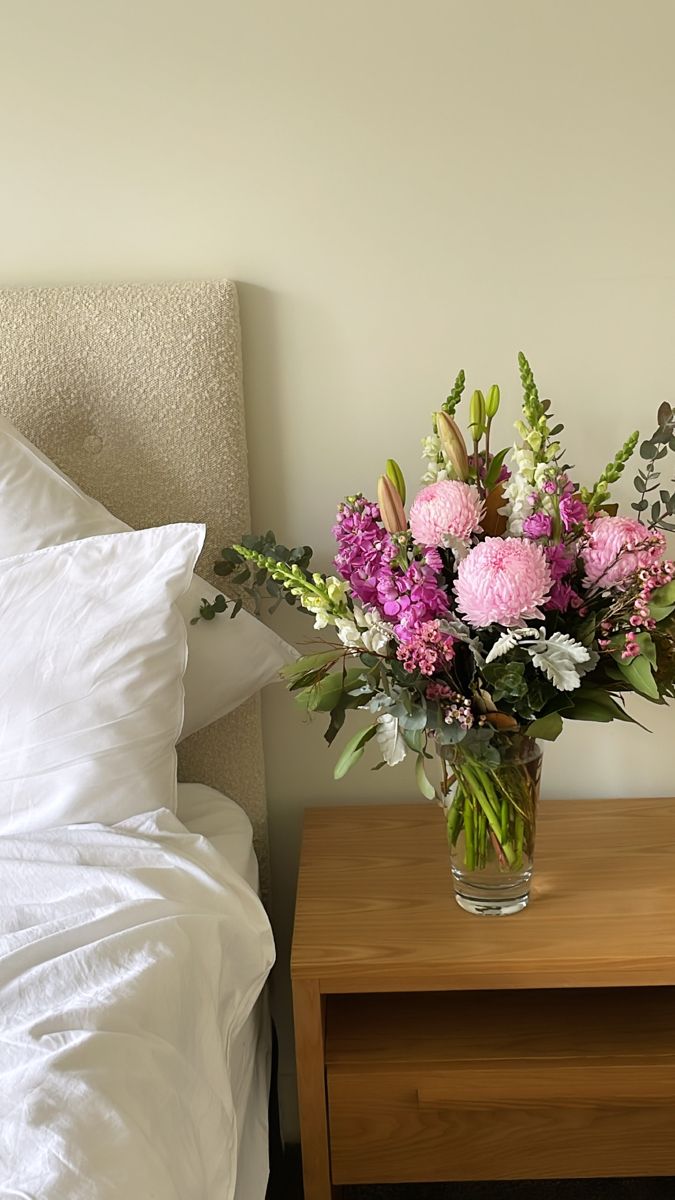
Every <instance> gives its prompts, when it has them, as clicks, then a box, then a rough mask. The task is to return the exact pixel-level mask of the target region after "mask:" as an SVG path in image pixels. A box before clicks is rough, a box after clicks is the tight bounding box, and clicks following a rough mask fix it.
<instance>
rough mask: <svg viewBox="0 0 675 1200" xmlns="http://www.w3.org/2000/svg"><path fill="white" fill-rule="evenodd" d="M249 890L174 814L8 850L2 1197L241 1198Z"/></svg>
mask: <svg viewBox="0 0 675 1200" xmlns="http://www.w3.org/2000/svg"><path fill="white" fill-rule="evenodd" d="M273 958H274V949H273V942H272V934H271V931H270V927H269V923H268V920H267V917H266V915H265V912H264V909H263V907H262V905H261V903H260V901H259V900H258V898H257V896H256V895H255V893H254V892H253V891H252V889H251V888H250V887H249V886H248V884H247V883H246V882H245V881H244V880H243V879H242V878H241V876H240V875H238V874H237V872H236V871H235V870H234V868H233V867H231V866H230V865H228V863H227V862H226V861H225V860H224V859H223V858H222V857H221V856H220V855H219V854H218V853H217V852H216V851H215V850H214V849H213V847H212V846H210V845H209V843H208V842H207V841H206V840H205V839H204V838H201V837H197V836H195V835H193V834H189V833H188V832H187V831H186V830H185V828H184V826H183V825H181V823H180V822H179V821H178V820H177V818H176V817H174V816H173V815H172V814H171V813H169V812H168V811H166V810H160V811H159V812H156V813H151V814H146V815H145V816H143V817H134V818H131V819H129V820H127V821H125V822H123V823H121V824H119V825H116V826H113V827H112V828H105V827H103V826H98V825H79V826H70V827H66V828H61V829H54V830H48V831H45V832H41V833H37V832H36V833H31V834H30V835H24V836H22V837H20V836H16V837H10V836H5V837H2V838H0V1197H2V1198H3V1200H4V1198H5V1197H30V1198H31V1200H113V1197H114V1200H232V1196H233V1194H234V1186H235V1171H236V1149H237V1146H236V1137H237V1135H236V1124H235V1118H234V1109H233V1104H232V1094H231V1090H230V1084H229V1071H228V1054H229V1047H230V1044H231V1042H232V1039H233V1038H234V1037H235V1036H236V1034H237V1032H238V1031H239V1029H240V1028H241V1026H242V1024H243V1023H244V1021H245V1020H246V1018H247V1017H248V1015H249V1013H250V1012H251V1009H252V1007H253V1005H254V1003H255V1000H256V998H257V997H258V995H259V993H260V991H261V989H262V986H263V984H264V981H265V978H266V976H267V973H268V971H269V969H270V967H271V965H272V962H273Z"/></svg>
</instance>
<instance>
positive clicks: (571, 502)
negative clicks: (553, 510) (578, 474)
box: [523, 473, 588, 540]
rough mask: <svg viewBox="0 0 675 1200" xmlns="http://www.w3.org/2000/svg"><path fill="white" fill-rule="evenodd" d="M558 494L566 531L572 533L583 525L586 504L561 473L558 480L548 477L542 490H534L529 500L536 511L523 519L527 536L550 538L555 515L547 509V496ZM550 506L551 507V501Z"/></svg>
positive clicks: (562, 521) (586, 511)
mask: <svg viewBox="0 0 675 1200" xmlns="http://www.w3.org/2000/svg"><path fill="white" fill-rule="evenodd" d="M554 495H558V496H559V497H560V498H559V500H558V513H559V516H560V524H561V525H562V528H563V530H564V531H565V533H570V531H571V530H573V529H574V528H575V526H577V525H582V524H583V522H584V521H585V520H586V518H587V517H588V509H587V507H586V505H585V504H584V503H583V502H582V501H581V500H579V499H577V497H576V496H575V495H574V484H573V483H572V481H571V480H570V479H568V477H567V475H565V474H564V473H563V474H561V475H560V476H559V477H558V478H557V479H556V480H554V479H547V480H546V482H545V483H544V485H543V487H542V489H541V492H532V493H531V495H530V497H529V500H530V504H531V505H532V507H533V509H534V512H532V513H530V515H529V517H526V518H525V520H524V521H523V533H524V534H525V537H528V538H532V539H533V540H536V539H537V538H541V537H543V538H549V537H551V535H552V533H553V517H552V516H551V514H550V512H547V511H545V506H546V497H548V496H554ZM548 507H549V508H550V501H549V505H548Z"/></svg>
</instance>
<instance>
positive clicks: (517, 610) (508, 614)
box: [455, 537, 552, 628]
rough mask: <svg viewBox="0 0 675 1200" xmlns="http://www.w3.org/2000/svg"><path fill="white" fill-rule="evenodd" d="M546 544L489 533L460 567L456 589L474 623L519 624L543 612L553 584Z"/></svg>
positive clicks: (483, 624)
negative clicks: (498, 536) (541, 544)
mask: <svg viewBox="0 0 675 1200" xmlns="http://www.w3.org/2000/svg"><path fill="white" fill-rule="evenodd" d="M551 582H552V580H551V572H550V569H549V566H548V563H547V561H546V556H545V554H544V551H543V548H542V547H541V546H540V545H538V544H537V543H535V542H528V541H526V540H524V539H522V540H521V539H520V538H497V537H492V538H486V539H485V541H484V542H479V544H478V545H477V546H474V548H473V550H471V551H470V552H469V554H468V555H467V557H466V558H465V559H463V560H462V561H461V562H460V563H459V566H458V568H457V579H456V581H455V594H456V596H457V604H458V607H459V609H460V611H461V612H462V613H463V615H464V616H465V618H466V620H467V621H468V622H469V624H470V625H475V626H476V627H478V628H480V627H482V626H486V625H492V624H497V625H506V626H511V625H519V624H520V623H521V622H522V621H523V620H525V619H527V618H528V617H541V616H542V612H541V605H542V604H544V603H545V602H546V600H547V599H548V595H549V592H550V589H551Z"/></svg>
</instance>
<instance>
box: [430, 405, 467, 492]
mask: <svg viewBox="0 0 675 1200" xmlns="http://www.w3.org/2000/svg"><path fill="white" fill-rule="evenodd" d="M436 430H437V432H438V436H439V438H440V442H441V448H442V450H443V453H444V455H445V457H446V458H447V460H448V462H449V463H450V464H451V466H452V467H453V469H454V472H455V474H456V476H457V478H458V479H461V480H462V481H463V482H466V480H467V479H468V478H469V456H468V454H467V450H466V442H465V441H464V438H463V437H462V431H461V429H460V428H459V426H458V425H457V424H456V423H455V421H453V419H452V417H450V416H448V414H447V413H446V412H439V413H436Z"/></svg>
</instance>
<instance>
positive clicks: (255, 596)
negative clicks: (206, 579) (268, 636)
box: [192, 529, 314, 625]
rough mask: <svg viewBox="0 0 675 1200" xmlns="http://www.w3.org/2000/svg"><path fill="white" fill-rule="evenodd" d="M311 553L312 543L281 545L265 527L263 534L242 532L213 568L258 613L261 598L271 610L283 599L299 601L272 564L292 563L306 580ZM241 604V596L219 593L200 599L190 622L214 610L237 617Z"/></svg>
mask: <svg viewBox="0 0 675 1200" xmlns="http://www.w3.org/2000/svg"><path fill="white" fill-rule="evenodd" d="M313 553H314V552H313V550H312V547H311V546H295V547H293V548H289V547H288V546H282V545H281V544H280V543H279V542H277V539H276V535H275V533H274V531H273V530H272V529H268V530H267V533H265V534H263V535H262V536H256V535H255V534H248V533H247V534H245V535H244V537H242V539H241V542H240V543H239V545H238V546H226V547H225V549H224V550H222V551H221V554H220V558H219V559H218V560H217V562H215V563H214V565H213V569H214V571H215V573H216V575H221V576H224V577H226V578H229V579H230V582H231V583H232V584H233V585H234V586H235V587H236V588H240V589H241V590H242V591H243V592H244V593H245V594H246V595H247V596H249V597H250V599H251V600H252V602H253V605H254V609H255V612H256V614H259V613H260V611H261V606H262V601H263V600H266V601H268V602H269V603H270V605H271V607H270V612H275V611H276V609H277V608H278V607H279V605H280V604H281V602H282V600H285V601H286V603H287V604H290V605H294V604H297V603H298V601H299V596H298V595H297V594H294V593H293V592H291V591H288V590H287V589H286V588H285V587H284V586H283V583H282V580H281V579H279V578H275V577H274V575H273V574H272V572H273V570H274V567H275V566H277V565H278V564H289V565H290V566H291V567H292V566H295V567H297V568H298V571H299V572H300V574H301V576H302V577H304V578H306V579H307V580H309V579H310V573H309V568H310V564H311V561H312V555H313ZM242 604H243V599H242V597H238V598H237V599H236V600H228V599H227V597H225V596H222V595H219V596H216V598H215V600H214V601H213V603H209V601H208V600H202V603H201V606H200V609H199V616H198V617H193V619H192V624H193V625H194V624H196V622H197V621H199V620H202V621H212V620H213V619H214V617H215V616H216V614H217V613H224V612H227V611H228V610H229V611H230V616H231V617H236V615H237V613H238V612H239V610H240V608H241V607H242Z"/></svg>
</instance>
